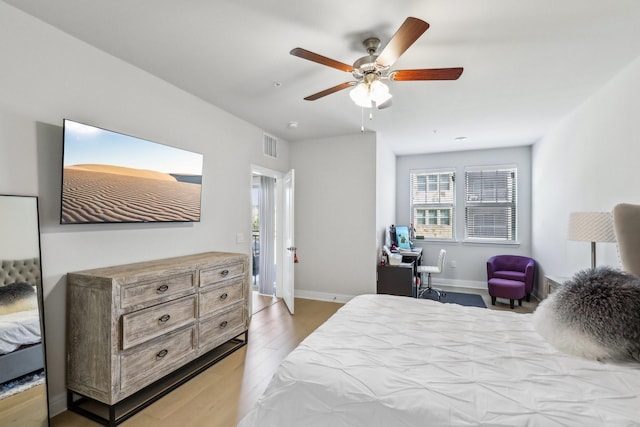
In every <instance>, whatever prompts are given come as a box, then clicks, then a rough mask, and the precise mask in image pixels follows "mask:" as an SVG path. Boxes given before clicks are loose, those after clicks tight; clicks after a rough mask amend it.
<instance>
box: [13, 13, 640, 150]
mask: <svg viewBox="0 0 640 427" xmlns="http://www.w3.org/2000/svg"><path fill="white" fill-rule="evenodd" d="M4 1H5V3H8V4H11V5H13V6H15V7H17V8H19V9H21V10H23V11H25V12H27V13H29V14H31V15H33V16H35V17H37V18H39V19H41V20H43V21H45V22H48V23H50V24H51V25H53V26H55V27H58V28H60V29H61V30H63V31H65V32H67V33H69V34H71V35H73V36H75V37H77V38H79V39H81V40H84V41H86V42H87V43H89V44H91V45H94V46H96V47H97V48H99V49H101V50H103V51H105V52H108V53H110V54H112V55H114V56H116V57H119V58H122V59H123V60H124V61H127V62H129V63H131V64H133V65H135V66H137V67H139V68H141V69H143V70H146V71H148V72H149V73H151V74H154V75H156V76H158V77H160V78H162V79H164V80H166V81H168V82H170V83H172V84H174V85H175V86H178V87H180V88H182V89H184V90H185V91H188V92H190V93H192V94H194V95H196V96H198V97H200V98H202V99H204V100H206V101H208V102H210V103H212V104H214V105H217V106H219V107H221V108H222V109H224V110H227V111H229V112H231V113H233V114H234V115H236V116H239V117H241V118H243V119H245V120H247V121H249V122H251V123H253V124H255V125H257V126H259V127H260V128H262V129H264V130H265V131H266V132H268V133H270V134H273V135H275V136H277V137H280V138H283V139H286V140H289V141H292V142H294V141H297V140H303V139H310V138H319V137H329V136H335V135H345V134H352V133H357V132H359V130H360V125H361V120H362V109H361V108H360V107H357V106H355V105H354V104H353V103H352V101H351V100H350V98H349V93H348V92H349V91H348V90H343V91H340V92H337V93H335V94H332V95H329V96H327V97H325V98H321V99H319V100H317V101H304V100H303V98H304V97H305V96H308V95H311V94H313V93H316V92H319V91H321V90H324V89H326V88H329V87H331V86H334V85H337V84H339V83H343V82H347V81H351V80H353V79H352V76H351V75H350V74H348V73H344V72H341V71H338V70H336V69H333V68H329V67H326V66H322V65H320V64H317V63H314V62H310V61H306V60H303V59H300V58H297V57H294V56H291V55H289V51H290V50H291V49H293V48H294V47H303V48H305V49H307V50H310V51H312V52H315V53H318V54H321V55H324V56H327V57H330V58H332V59H335V60H338V61H340V62H344V63H347V64H352V63H353V62H354V61H355V60H356V59H357V58H359V57H361V56H364V54H365V53H366V52H365V51H364V48H363V47H362V45H361V42H362V40H364V39H365V38H366V37H368V36H376V37H379V38H380V39H382V46H384V45H385V44H386V42H387V41H388V40H389V39H390V38H391V36H392V35H393V34H394V33H395V31H396V30H397V29H398V27H400V25H401V24H402V22H403V21H404V20H405V18H406V17H407V16H415V17H417V18H420V19H423V20H425V21H427V22H428V23H429V24H430V25H431V26H430V28H429V29H428V30H427V32H426V33H424V34H423V35H422V37H420V38H419V39H418V40H417V41H416V42H415V44H413V45H412V46H411V47H410V48H409V49H408V50H407V51H406V52H405V53H404V55H402V57H401V58H400V59H399V60H398V61H397V62H396V63H395V65H394V66H393V67H392V69H412V68H443V67H457V66H462V67H464V73H463V74H462V76H461V77H460V79H459V80H457V81H418V82H390V83H389V86H390V88H391V93H392V94H393V107H391V108H388V109H385V110H380V111H378V110H374V113H373V120H369V119H368V117H367V116H366V115H365V119H364V122H365V128H366V129H367V130H371V131H376V132H378V135H379V136H380V137H381V138H382V139H383V140H384V141H385V142H387V143H388V144H389V145H390V146H391V147H392V149H393V150H394V151H395V152H396V153H397V154H411V153H426V152H440V151H454V150H463V149H464V150H466V149H474V148H488V147H502V146H512V145H526V144H531V143H533V142H535V141H536V140H537V139H539V138H540V137H541V136H542V135H543V134H544V133H545V132H546V131H548V130H549V129H550V128H552V127H553V126H554V124H555V123H557V122H558V120H560V119H561V118H562V117H564V116H566V115H567V114H568V113H570V112H571V111H572V110H573V109H574V108H575V107H576V106H578V105H579V104H580V103H582V102H583V101H585V100H586V99H587V98H588V97H589V96H590V95H591V94H593V93H594V92H595V91H596V90H597V89H598V88H600V87H602V85H604V84H605V83H606V82H607V81H608V80H610V79H611V78H612V77H613V76H614V75H615V74H616V73H617V72H619V71H620V70H621V69H622V68H623V67H625V66H626V65H628V64H629V63H630V62H631V61H632V60H634V59H635V58H637V57H638V56H639V55H640V1H638V0H414V1H410V0H400V1H398V0H394V1H389V0H385V1H382V0H367V1H362V0H351V1H345V0H323V1H314V2H309V1H303V0H182V1H176V0H127V1H124V0H121V1H114V0H93V1H87V0H55V1H42V0H4ZM292 121H294V122H297V123H298V127H297V128H295V129H290V128H288V127H287V124H288V123H289V122H292ZM456 137H466V138H467V139H466V140H465V141H462V142H460V141H456V140H455V138H456Z"/></svg>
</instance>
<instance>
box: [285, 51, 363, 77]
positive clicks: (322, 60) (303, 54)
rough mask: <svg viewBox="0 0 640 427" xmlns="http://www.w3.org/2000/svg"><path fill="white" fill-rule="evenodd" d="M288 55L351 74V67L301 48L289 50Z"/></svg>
mask: <svg viewBox="0 0 640 427" xmlns="http://www.w3.org/2000/svg"><path fill="white" fill-rule="evenodd" d="M289 53H290V54H291V55H293V56H297V57H299V58H302V59H307V60H309V61H313V62H317V63H318V64H322V65H326V66H327V67H332V68H336V69H338V70H340V71H346V72H347V73H351V72H353V67H352V66H351V65H348V64H345V63H343V62H340V61H336V60H335V59H331V58H327V57H326V56H322V55H318V54H317V53H313V52H310V51H308V50H306V49H303V48H301V47H296V48H295V49H291V52H289Z"/></svg>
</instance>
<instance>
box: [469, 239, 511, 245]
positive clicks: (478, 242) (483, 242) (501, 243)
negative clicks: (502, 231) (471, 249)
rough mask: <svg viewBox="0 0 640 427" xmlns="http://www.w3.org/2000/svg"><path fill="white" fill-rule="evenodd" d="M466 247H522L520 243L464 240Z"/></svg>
mask: <svg viewBox="0 0 640 427" xmlns="http://www.w3.org/2000/svg"><path fill="white" fill-rule="evenodd" d="M462 244H464V245H488V246H520V242H505V241H496V240H475V239H474V240H468V239H467V240H463V241H462Z"/></svg>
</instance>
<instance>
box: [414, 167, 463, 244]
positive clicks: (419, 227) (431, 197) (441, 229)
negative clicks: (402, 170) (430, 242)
mask: <svg viewBox="0 0 640 427" xmlns="http://www.w3.org/2000/svg"><path fill="white" fill-rule="evenodd" d="M410 182H411V190H410V191H411V195H410V199H411V200H410V203H411V223H412V224H413V227H414V228H415V230H416V238H418V239H453V236H454V233H453V232H454V229H453V223H454V221H453V218H454V208H455V191H454V190H455V185H454V184H455V172H454V171H451V170H447V171H442V170H438V171H434V170H421V171H411V174H410Z"/></svg>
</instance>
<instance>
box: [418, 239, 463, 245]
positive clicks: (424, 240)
mask: <svg viewBox="0 0 640 427" xmlns="http://www.w3.org/2000/svg"><path fill="white" fill-rule="evenodd" d="M418 243H458V241H457V240H456V239H415V240H414V241H413V244H414V245H416V244H418Z"/></svg>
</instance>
